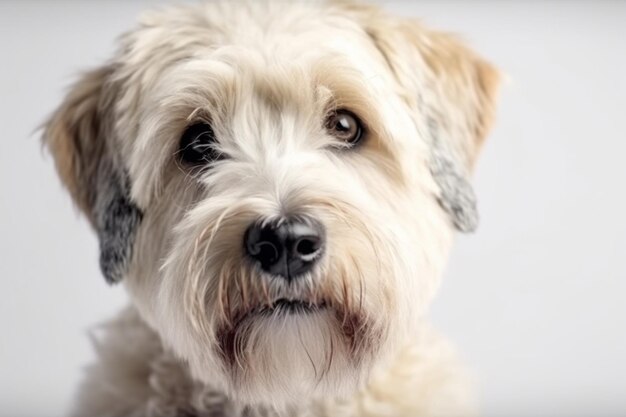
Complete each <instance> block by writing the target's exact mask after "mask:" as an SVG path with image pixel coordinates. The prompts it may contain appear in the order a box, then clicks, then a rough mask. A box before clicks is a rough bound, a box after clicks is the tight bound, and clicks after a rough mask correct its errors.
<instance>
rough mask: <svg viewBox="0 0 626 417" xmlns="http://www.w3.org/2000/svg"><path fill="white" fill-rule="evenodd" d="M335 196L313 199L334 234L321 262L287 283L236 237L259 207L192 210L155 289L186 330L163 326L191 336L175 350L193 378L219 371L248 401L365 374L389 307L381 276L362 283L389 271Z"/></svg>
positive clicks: (345, 384)
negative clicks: (253, 259)
mask: <svg viewBox="0 0 626 417" xmlns="http://www.w3.org/2000/svg"><path fill="white" fill-rule="evenodd" d="M338 204H339V203H336V202H335V203H333V205H332V206H331V207H326V208H327V210H324V208H325V206H324V205H320V204H318V205H317V206H316V207H317V210H318V212H317V213H316V214H317V215H318V216H319V217H321V218H323V219H324V220H325V221H326V223H328V222H333V223H334V224H333V227H332V228H330V229H331V230H332V231H333V232H334V233H336V235H333V234H332V233H331V234H330V235H329V239H328V247H327V248H326V255H325V256H324V259H323V260H322V261H321V262H319V265H318V266H316V267H315V269H313V270H312V271H310V272H308V273H306V274H304V275H303V276H301V277H298V278H297V279H295V280H292V281H291V282H289V281H286V280H285V279H283V278H280V277H274V276H269V275H267V274H266V273H264V272H263V271H261V270H260V268H258V266H257V265H255V264H254V263H253V262H251V261H249V260H248V259H247V258H245V257H244V256H243V253H242V252H243V251H242V240H241V239H242V238H233V237H242V236H243V234H244V231H245V227H246V226H247V225H249V224H251V223H252V222H253V221H255V220H256V218H258V216H259V214H258V213H259V210H258V208H257V209H256V210H251V207H253V206H252V205H251V204H249V202H245V201H242V202H240V203H238V204H231V205H230V206H229V207H228V208H223V209H221V210H220V209H219V208H217V207H215V206H206V207H203V206H202V205H200V206H198V207H197V208H196V209H194V210H193V211H192V212H190V213H188V215H187V217H186V220H185V221H183V223H182V226H181V227H180V228H179V236H180V238H179V239H178V240H177V247H175V249H174V251H173V252H172V254H171V255H170V257H169V259H168V261H167V262H166V264H165V266H164V270H163V272H164V275H165V277H166V279H165V280H164V285H163V287H162V288H161V295H162V296H163V297H167V298H168V299H169V300H170V301H167V302H166V303H165V304H166V305H167V306H168V307H169V308H170V310H169V313H166V314H171V315H175V316H179V317H180V318H181V319H182V320H183V321H184V323H183V325H184V326H185V327H186V328H187V329H188V333H189V334H187V330H185V331H183V332H182V333H181V329H176V330H169V331H168V333H170V334H172V333H175V334H176V336H175V337H176V338H178V339H180V338H181V335H182V337H184V338H192V339H193V340H194V342H193V345H194V346H192V347H191V348H183V349H182V350H183V351H182V352H180V353H181V354H182V355H183V356H185V357H187V359H188V360H189V362H190V364H191V366H192V372H194V371H195V372H196V376H197V377H199V378H201V379H203V380H206V381H207V382H212V383H214V382H215V380H216V375H215V374H216V369H219V370H220V371H221V372H222V374H223V379H224V381H223V382H224V388H225V389H227V390H228V391H229V392H230V393H231V394H232V395H235V396H237V397H238V398H241V399H243V400H245V401H248V402H252V403H254V402H261V401H262V399H264V398H265V399H267V398H272V399H273V401H276V402H280V399H283V400H285V401H284V402H285V403H286V402H293V401H297V400H301V399H302V398H303V396H310V395H311V393H321V394H338V395H342V394H347V393H348V392H350V391H353V390H354V389H355V388H356V386H357V385H358V383H359V382H361V381H362V379H363V378H364V377H365V376H366V373H367V371H368V370H369V367H368V365H369V364H370V362H371V361H372V359H373V358H374V357H375V356H376V354H377V353H378V351H379V348H380V346H381V344H382V343H383V340H384V339H385V337H386V335H387V332H388V330H389V329H388V321H387V320H388V319H389V316H390V314H381V310H382V311H385V310H386V312H387V313H389V311H390V310H389V308H390V306H389V305H386V303H387V302H388V301H389V299H390V298H391V297H390V294H389V293H387V292H386V291H387V290H385V288H384V287H383V286H382V285H381V280H376V281H377V283H376V288H367V291H366V286H368V285H369V286H372V285H374V284H372V283H370V284H367V282H368V281H367V275H370V276H375V277H377V278H378V277H380V276H384V275H385V274H387V273H389V271H385V270H384V265H381V264H380V262H379V259H381V258H380V254H379V253H377V250H378V248H383V247H385V246H384V245H381V244H380V242H378V241H377V239H378V238H377V237H376V235H375V234H374V233H373V231H371V230H369V229H368V228H366V227H365V225H364V224H363V223H359V220H357V219H361V218H362V213H359V216H357V215H356V214H355V213H352V212H351V211H352V208H351V206H349V205H347V204H343V205H338ZM330 209H332V210H330ZM198 224H202V225H203V227H202V228H200V227H197V225H198ZM193 231H195V235H194V232H193ZM173 309H176V310H173ZM181 312H182V313H183V314H182V315H181ZM170 322H171V321H170ZM173 325H174V326H178V325H180V323H175V324H173ZM168 326H170V325H168ZM172 344H173V346H174V348H175V349H176V348H177V346H176V342H174V343H172ZM181 345H187V346H189V343H188V342H187V343H181ZM203 349H204V350H203ZM180 350H181V349H180V348H179V351H180ZM190 356H191V357H190ZM203 358H204V359H203ZM203 360H204V361H205V362H206V363H204V364H203V363H201V361H203ZM216 365H219V366H218V367H217V368H216V367H215V366H216ZM210 367H213V369H209V368H210ZM194 368H195V369H194ZM198 369H204V371H202V370H200V371H198ZM205 373H206V374H208V375H204V374H205ZM218 379H219V378H218Z"/></svg>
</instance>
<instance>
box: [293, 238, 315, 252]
mask: <svg viewBox="0 0 626 417" xmlns="http://www.w3.org/2000/svg"><path fill="white" fill-rule="evenodd" d="M319 248H320V240H319V238H316V237H313V236H307V237H303V238H301V239H299V240H298V241H297V242H296V245H295V252H296V254H297V255H300V256H310V255H314V254H315V253H316V252H317V251H318V250H319Z"/></svg>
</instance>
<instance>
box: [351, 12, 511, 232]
mask: <svg viewBox="0 0 626 417" xmlns="http://www.w3.org/2000/svg"><path fill="white" fill-rule="evenodd" d="M344 7H347V8H348V10H350V11H351V12H352V13H354V15H355V16H356V17H357V20H358V21H359V23H360V24H361V26H362V28H363V30H364V31H365V33H366V35H367V36H368V37H369V38H370V40H371V41H372V42H373V43H374V45H375V47H376V48H377V49H378V51H379V52H380V54H381V55H382V56H381V58H382V59H384V60H385V61H386V64H387V65H388V66H389V68H390V70H391V72H392V73H393V75H394V78H395V79H396V80H397V82H398V84H399V87H400V89H401V91H402V92H403V93H404V99H405V100H406V102H407V103H408V105H409V106H410V107H411V108H412V110H413V113H414V117H415V119H416V121H417V124H418V126H420V128H421V129H422V133H423V136H424V137H425V139H426V140H427V141H428V142H429V143H428V145H429V148H430V150H431V152H430V155H429V156H428V157H429V164H430V170H431V172H432V175H433V178H434V180H435V181H436V183H437V185H438V188H439V191H438V195H437V196H436V198H437V199H438V201H439V203H440V205H441V207H442V208H443V209H444V210H445V211H446V212H447V213H448V214H449V216H450V218H451V220H452V222H453V224H454V226H455V227H456V228H457V229H458V230H460V231H463V232H469V231H473V230H474V229H475V228H476V226H477V224H478V213H477V209H476V198H475V196H474V192H473V189H472V186H471V184H470V174H471V172H472V169H473V167H474V164H475V161H476V157H477V155H478V153H479V151H480V149H481V146H482V144H483V142H484V139H485V137H486V135H487V133H488V132H489V129H490V127H491V125H492V121H493V118H494V112H495V98H496V94H497V90H498V86H499V80H500V77H499V73H498V71H497V70H496V69H495V68H494V67H492V66H491V65H490V64H489V63H488V62H486V61H485V60H483V59H482V58H480V57H479V56H478V55H476V54H475V53H474V52H473V51H471V50H470V49H469V48H467V47H466V46H464V44H463V43H462V42H461V41H460V40H458V39H457V38H456V37H454V36H452V35H449V34H445V33H441V32H436V31H432V30H429V29H427V28H425V27H423V26H422V25H421V24H420V23H419V22H417V21H415V20H410V19H402V18H394V17H392V16H389V15H386V14H385V13H383V12H381V11H380V10H378V9H377V8H375V7H369V6H360V5H355V4H349V5H347V6H344Z"/></svg>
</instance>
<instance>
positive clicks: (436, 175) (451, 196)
mask: <svg viewBox="0 0 626 417" xmlns="http://www.w3.org/2000/svg"><path fill="white" fill-rule="evenodd" d="M428 129H429V132H430V139H431V155H430V172H431V174H432V176H433V179H434V180H435V182H436V183H437V185H438V186H439V189H440V193H439V195H438V196H437V201H438V202H439V205H440V206H441V208H443V209H444V210H445V211H446V213H448V215H449V216H450V218H451V220H452V223H453V224H454V226H455V228H456V229H457V230H459V231H461V232H466V233H468V232H473V231H475V230H476V228H477V227H478V209H477V207H476V195H475V194H474V189H473V188H472V185H471V183H470V181H469V173H468V172H467V170H466V169H464V168H463V164H462V163H460V162H459V161H456V160H455V158H454V153H453V152H452V151H451V150H450V149H447V148H446V144H445V142H444V141H443V140H442V139H441V138H440V132H439V126H438V124H437V122H436V121H435V119H434V118H429V119H428Z"/></svg>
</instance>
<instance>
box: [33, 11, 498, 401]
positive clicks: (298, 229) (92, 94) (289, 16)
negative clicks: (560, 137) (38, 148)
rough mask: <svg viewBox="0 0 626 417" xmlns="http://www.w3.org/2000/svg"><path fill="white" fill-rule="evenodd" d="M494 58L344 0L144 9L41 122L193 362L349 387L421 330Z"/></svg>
mask: <svg viewBox="0 0 626 417" xmlns="http://www.w3.org/2000/svg"><path fill="white" fill-rule="evenodd" d="M496 78H497V77H496V74H495V71H494V70H493V69H492V68H491V67H490V66H489V65H488V64H486V63H485V62H484V61H482V60H480V59H479V58H478V57H476V56H475V55H473V54H472V53H471V52H470V51H468V50H467V49H465V48H464V47H463V46H461V45H460V44H459V43H457V41H455V40H454V39H453V38H451V37H449V36H447V35H443V34H439V33H435V32H431V31H428V30H426V29H424V28H422V27H420V26H418V25H417V24H416V23H414V22H412V21H405V20H400V19H395V18H392V17H389V16H387V15H385V14H384V13H382V12H380V11H378V10H377V9H374V8H371V7H363V6H355V5H351V4H344V3H341V4H337V5H328V4H326V5H321V4H308V5H294V4H291V3H290V4H287V3H281V2H277V3H275V4H267V3H263V4H262V5H261V3H256V2H250V3H248V4H234V3H223V4H217V5H216V4H212V5H203V6H193V7H189V8H177V9H171V10H165V11H161V12H157V13H153V14H150V15H146V16H145V17H144V18H143V20H142V24H141V26H140V28H139V29H137V30H136V31H134V32H131V33H129V34H128V35H126V37H125V38H123V41H122V47H121V48H120V50H119V52H118V53H117V54H116V56H115V57H114V59H113V60H112V61H111V62H110V63H108V64H107V65H106V66H104V67H103V68H101V69H98V70H96V71H93V72H91V73H89V74H87V75H86V76H85V77H84V79H83V80H81V82H79V83H78V84H77V85H76V86H75V88H74V89H73V90H72V92H71V93H70V95H69V96H68V98H67V99H66V101H65V103H64V104H63V106H62V107H61V108H60V109H59V110H58V112H57V113H56V114H55V115H54V116H53V118H52V119H51V121H50V122H49V124H48V125H47V129H46V132H45V139H46V142H47V144H48V145H49V147H50V149H51V150H52V152H53V154H54V156H55V160H56V163H57V168H58V170H59V173H60V175H61V177H62V179H63V180H64V182H65V184H66V186H67V187H68V188H69V190H70V192H71V193H72V195H73V197H74V199H75V201H76V202H77V203H78V205H79V207H81V209H82V210H83V211H84V212H85V213H86V214H87V216H88V218H89V219H90V221H91V223H92V225H93V226H94V228H95V230H96V231H97V233H98V236H99V239H100V246H101V266H102V269H103V272H104V275H105V277H106V278H107V280H109V281H110V282H116V281H120V280H123V281H124V282H125V284H126V285H127V288H128V290H129V292H130V294H131V296H132V298H133V301H134V303H135V305H136V307H137V308H138V309H139V311H140V312H141V314H142V316H143V317H144V318H145V320H146V321H147V322H148V323H149V324H150V325H151V326H152V327H153V328H154V329H155V330H156V331H157V332H158V333H159V334H160V335H161V337H162V339H163V341H164V343H165V344H166V345H167V346H168V347H169V348H171V349H172V350H173V351H174V352H176V353H177V354H178V355H179V356H180V357H181V358H183V359H185V360H186V361H188V363H189V365H190V369H191V371H192V372H193V374H194V376H195V377H196V378H198V379H200V380H203V381H205V382H207V383H211V384H216V385H219V387H220V388H222V389H224V390H226V391H227V392H229V393H230V394H231V395H232V396H234V397H235V398H238V399H240V400H242V401H244V402H248V403H259V402H267V401H268V398H271V402H272V403H274V405H277V406H280V405H281V404H283V405H284V404H288V403H289V402H292V401H295V400H298V401H301V400H302V399H305V398H307V397H310V396H311V395H316V394H320V395H321V394H333V395H337V394H339V395H341V394H342V393H346V392H348V391H349V390H351V389H354V388H355V387H356V386H357V385H358V384H359V382H362V381H363V379H364V378H365V377H366V375H367V373H368V372H369V371H370V370H371V368H372V366H373V365H374V364H375V363H377V362H379V361H382V360H384V359H385V358H386V357H388V356H389V355H390V354H392V353H393V352H394V351H395V350H396V349H398V348H399V347H401V346H402V345H403V344H404V343H406V342H407V340H408V339H409V338H410V337H412V336H414V332H415V328H416V325H417V323H418V320H419V319H420V317H421V314H422V312H423V310H424V309H425V308H426V307H427V305H428V303H429V301H430V299H431V297H432V296H433V293H434V290H435V288H436V286H437V283H438V279H439V276H440V273H441V269H442V267H443V263H444V261H445V258H446V254H447V250H448V247H449V244H450V241H451V236H452V232H453V229H454V228H455V227H456V228H457V229H461V230H464V231H465V230H470V229H472V228H473V227H474V226H475V222H476V213H475V203H474V200H473V194H472V191H471V187H470V186H469V183H468V180H467V176H468V173H469V172H470V170H471V166H472V164H473V161H474V158H475V155H476V153H477V151H478V148H479V146H480V143H481V141H482V139H483V138H484V135H485V132H486V130H487V128H488V126H489V124H490V119H491V115H492V100H493V95H494V90H495V85H496Z"/></svg>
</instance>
